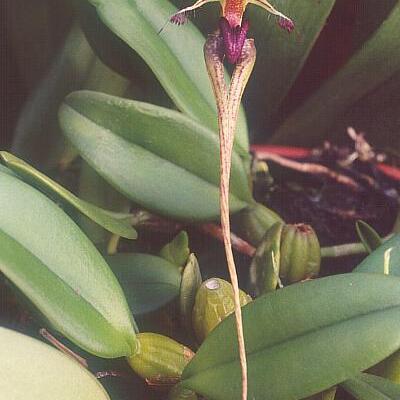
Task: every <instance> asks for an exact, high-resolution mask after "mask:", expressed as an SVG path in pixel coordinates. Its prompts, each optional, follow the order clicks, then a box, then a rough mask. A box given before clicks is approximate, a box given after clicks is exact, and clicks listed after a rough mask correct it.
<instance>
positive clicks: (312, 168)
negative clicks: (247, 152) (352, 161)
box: [263, 152, 361, 191]
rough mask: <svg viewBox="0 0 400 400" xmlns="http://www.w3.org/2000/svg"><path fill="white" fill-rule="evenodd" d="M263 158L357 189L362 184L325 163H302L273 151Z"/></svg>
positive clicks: (265, 154) (358, 189)
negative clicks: (324, 164) (326, 165)
mask: <svg viewBox="0 0 400 400" xmlns="http://www.w3.org/2000/svg"><path fill="white" fill-rule="evenodd" d="M263 158H264V159H266V160H269V161H273V162H275V163H277V164H279V165H281V166H282V167H286V168H290V169H293V170H296V171H299V172H303V173H307V174H312V175H321V176H325V177H327V178H330V179H332V180H334V181H336V182H337V183H340V184H342V185H346V186H348V187H350V188H351V189H353V190H355V191H360V190H361V186H360V185H359V184H358V183H357V182H356V181H355V180H354V179H352V178H350V177H348V176H346V175H343V174H339V173H337V172H335V171H332V170H331V169H329V168H328V167H325V166H323V165H319V164H314V163H302V162H298V161H294V160H290V159H288V158H285V157H281V156H278V155H276V154H272V153H267V152H265V153H263Z"/></svg>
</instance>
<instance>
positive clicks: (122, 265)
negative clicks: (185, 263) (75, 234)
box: [106, 253, 181, 315]
mask: <svg viewBox="0 0 400 400" xmlns="http://www.w3.org/2000/svg"><path fill="white" fill-rule="evenodd" d="M106 260H107V262H108V264H109V265H110V266H111V269H112V270H113V272H114V274H115V275H116V277H117V278H118V280H119V282H120V283H121V286H122V288H123V289H124V292H125V293H126V298H127V301H128V304H129V306H130V308H131V311H132V313H133V314H134V315H141V314H146V313H149V312H151V311H155V310H157V309H159V308H161V307H162V306H164V305H166V304H168V303H169V302H171V301H172V300H173V299H175V298H177V297H178V296H179V287H180V284H181V274H180V272H179V269H178V268H177V267H176V265H174V264H171V263H170V262H168V261H167V260H164V259H163V258H160V257H156V256H152V255H149V254H133V253H121V254H116V255H114V256H108V257H106Z"/></svg>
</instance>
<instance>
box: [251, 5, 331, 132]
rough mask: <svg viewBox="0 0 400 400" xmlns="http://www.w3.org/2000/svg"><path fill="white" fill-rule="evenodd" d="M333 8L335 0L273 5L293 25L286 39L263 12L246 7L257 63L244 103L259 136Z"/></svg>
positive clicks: (275, 23) (277, 26)
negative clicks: (246, 104)
mask: <svg viewBox="0 0 400 400" xmlns="http://www.w3.org/2000/svg"><path fill="white" fill-rule="evenodd" d="M275 3H277V2H275ZM334 4H335V0H322V1H318V2H315V1H299V0H285V1H282V2H280V3H279V4H278V3H277V4H276V6H277V7H278V8H279V10H280V11H281V12H283V13H284V14H285V15H288V16H289V17H290V18H292V19H293V21H294V22H295V24H296V28H295V31H294V32H292V33H291V34H290V35H288V34H287V32H285V31H283V30H282V29H281V28H280V27H279V25H278V24H277V22H276V20H275V19H274V18H271V16H270V15H269V14H268V13H267V12H265V10H264V9H262V8H260V7H257V6H254V5H252V4H250V5H249V6H248V16H247V17H248V19H249V21H250V24H251V27H252V32H254V33H252V35H254V38H255V39H256V46H257V62H256V65H255V68H254V73H253V79H251V80H250V82H249V87H248V89H247V100H248V102H249V106H250V107H251V108H250V107H249V112H250V114H251V116H252V117H255V118H256V120H257V121H259V123H260V124H262V125H261V126H260V127H257V128H258V129H259V130H260V132H261V133H262V132H265V125H264V124H265V123H268V122H269V118H270V117H271V116H272V114H273V113H274V111H276V110H277V109H278V107H279V105H280V104H281V102H282V100H283V99H284V97H285V96H286V94H287V92H288V91H289V89H290V87H291V86H292V84H293V83H294V81H295V79H296V77H297V75H298V74H299V72H300V71H301V68H302V66H303V65H304V62H305V61H306V59H307V56H308V54H309V52H310V51H311V49H312V47H313V45H314V43H315V41H316V39H317V38H318V35H319V33H320V32H321V29H322V28H323V27H324V25H325V22H326V19H327V17H328V15H329V14H330V12H331V9H332V7H333V5H334ZM255 105H257V107H255ZM255 108H256V109H255Z"/></svg>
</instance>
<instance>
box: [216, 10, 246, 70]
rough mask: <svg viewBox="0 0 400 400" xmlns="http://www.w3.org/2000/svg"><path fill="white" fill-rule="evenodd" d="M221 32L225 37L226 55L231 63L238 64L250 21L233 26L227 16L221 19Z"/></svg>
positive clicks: (223, 37)
mask: <svg viewBox="0 0 400 400" xmlns="http://www.w3.org/2000/svg"><path fill="white" fill-rule="evenodd" d="M219 29H220V34H221V36H222V39H223V46H224V49H223V50H224V55H225V57H226V59H227V61H228V62H229V63H230V64H236V63H237V62H238V60H239V58H240V56H241V55H242V49H243V45H244V42H245V40H246V36H247V32H248V30H249V22H248V21H247V20H244V21H243V23H242V25H236V26H235V27H232V26H231V24H230V23H229V21H228V20H227V19H226V18H225V17H221V18H220V20H219Z"/></svg>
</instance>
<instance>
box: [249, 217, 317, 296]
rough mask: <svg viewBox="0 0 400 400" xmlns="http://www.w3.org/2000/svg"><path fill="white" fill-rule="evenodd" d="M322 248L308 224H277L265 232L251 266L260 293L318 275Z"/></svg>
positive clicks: (253, 283) (255, 288) (257, 290)
mask: <svg viewBox="0 0 400 400" xmlns="http://www.w3.org/2000/svg"><path fill="white" fill-rule="evenodd" d="M320 265H321V249H320V245H319V242H318V238H317V235H316V234H315V232H314V230H313V229H312V228H311V226H309V225H305V224H296V225H289V224H281V223H276V224H274V225H273V226H272V227H271V228H270V229H269V230H268V231H267V233H266V234H265V237H264V239H263V241H262V242H261V244H260V246H259V247H258V249H257V251H256V254H255V256H254V258H253V261H252V264H251V267H250V279H251V283H252V286H253V289H254V290H255V292H256V294H257V295H260V294H262V293H266V292H269V291H272V290H275V289H276V287H277V285H278V284H279V283H280V282H282V283H283V284H284V285H285V284H291V283H294V282H299V281H302V280H305V279H309V278H312V277H313V276H316V275H318V273H319V269H320Z"/></svg>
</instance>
